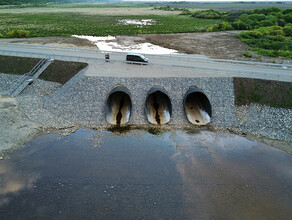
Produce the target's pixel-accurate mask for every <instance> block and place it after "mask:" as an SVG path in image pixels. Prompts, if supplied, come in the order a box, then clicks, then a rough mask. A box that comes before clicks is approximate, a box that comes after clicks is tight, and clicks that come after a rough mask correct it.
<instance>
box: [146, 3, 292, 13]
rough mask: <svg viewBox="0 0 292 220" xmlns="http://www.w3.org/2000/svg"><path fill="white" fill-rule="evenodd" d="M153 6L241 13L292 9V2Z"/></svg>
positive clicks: (160, 4)
mask: <svg viewBox="0 0 292 220" xmlns="http://www.w3.org/2000/svg"><path fill="white" fill-rule="evenodd" d="M149 5H151V6H167V5H168V6H170V7H172V8H175V7H178V8H189V9H210V8H212V9H214V10H219V11H241V10H253V9H256V8H259V9H262V8H269V7H277V8H282V9H287V8H292V2H291V1H290V2H282V3H277V2H269V3H268V2H262V3H259V2H258V3H252V2H245V3H243V1H242V2H233V3H232V2H231V3H227V2H225V3H214V2H213V3H206V2H205V3H203V2H156V3H149Z"/></svg>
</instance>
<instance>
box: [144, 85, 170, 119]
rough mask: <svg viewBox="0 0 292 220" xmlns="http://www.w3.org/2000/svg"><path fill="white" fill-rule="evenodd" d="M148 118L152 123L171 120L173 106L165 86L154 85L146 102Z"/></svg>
mask: <svg viewBox="0 0 292 220" xmlns="http://www.w3.org/2000/svg"><path fill="white" fill-rule="evenodd" d="M145 113H146V116H147V119H148V121H149V122H150V123H152V124H166V123H168V122H169V121H170V117H171V113H172V107H171V102H170V99H169V97H168V95H167V92H166V91H165V89H164V88H161V87H152V88H151V89H150V91H149V92H148V93H147V97H146V103H145Z"/></svg>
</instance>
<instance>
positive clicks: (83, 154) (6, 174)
mask: <svg viewBox="0 0 292 220" xmlns="http://www.w3.org/2000/svg"><path fill="white" fill-rule="evenodd" d="M97 146H98V147H97ZM0 201H1V204H0V219H4V218H11V219H15V218H16V219H17V218H22V219H30V218H37V219H38V218H48V219H52V218H53V219H69V218H70V219H81V218H85V219H96V218H97V219H99V218H101V219H105V218H106V219H141V218H144V219H234V218H237V219H273V218H274V219H290V218H291V217H292V211H291V207H292V157H291V156H290V155H288V154H285V153H284V152H281V151H279V150H276V149H273V148H270V147H268V146H267V145H264V144H262V143H259V142H256V141H251V140H247V139H245V138H242V137H239V136H236V135H227V134H218V133H212V132H208V131H200V132H198V133H190V132H185V131H175V132H165V133H159V134H150V133H148V132H146V131H143V130H133V131H129V132H127V133H117V132H115V133H112V132H111V131H94V130H83V129H80V130H78V131H77V132H75V133H74V134H71V135H69V136H60V135H46V136H42V137H38V138H37V139H35V140H34V141H32V142H31V143H29V144H28V147H27V148H24V149H20V150H18V151H16V152H14V153H13V154H11V155H10V159H9V160H2V161H0Z"/></svg>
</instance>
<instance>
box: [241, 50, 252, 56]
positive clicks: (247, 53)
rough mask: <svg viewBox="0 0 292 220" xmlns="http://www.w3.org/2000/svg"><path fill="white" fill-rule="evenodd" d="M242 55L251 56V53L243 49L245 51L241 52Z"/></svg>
mask: <svg viewBox="0 0 292 220" xmlns="http://www.w3.org/2000/svg"><path fill="white" fill-rule="evenodd" d="M243 56H245V57H252V55H251V54H250V52H248V51H245V52H244V53H243Z"/></svg>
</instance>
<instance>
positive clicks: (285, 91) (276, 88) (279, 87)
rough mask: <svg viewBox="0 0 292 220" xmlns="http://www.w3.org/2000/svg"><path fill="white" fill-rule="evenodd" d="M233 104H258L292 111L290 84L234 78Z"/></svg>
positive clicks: (291, 85) (291, 87)
mask: <svg viewBox="0 0 292 220" xmlns="http://www.w3.org/2000/svg"><path fill="white" fill-rule="evenodd" d="M233 82H234V90H235V104H236V105H238V106H240V105H247V104H250V103H258V104H263V105H268V106H272V107H276V108H290V109H292V99H291V97H292V83H290V82H278V81H272V80H261V79H246V78H234V79H233Z"/></svg>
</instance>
